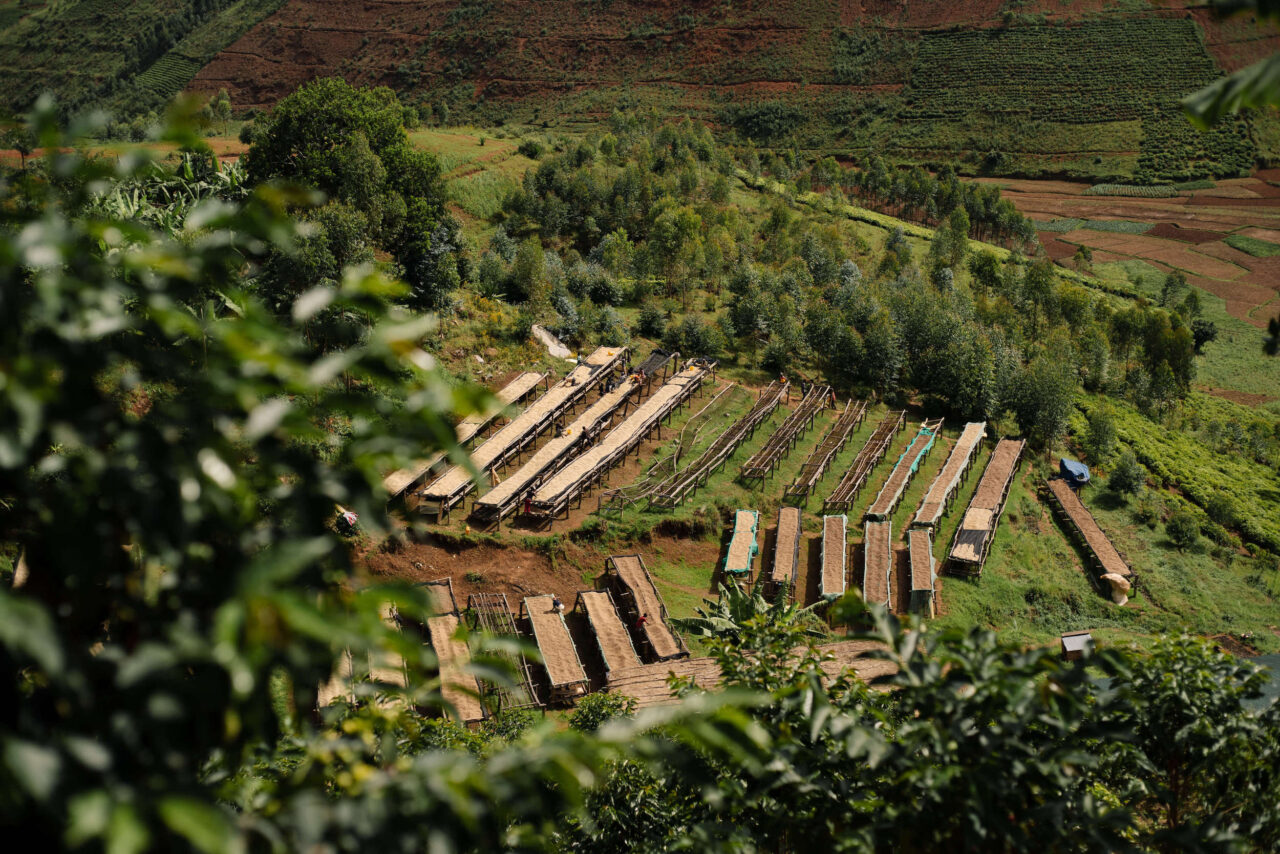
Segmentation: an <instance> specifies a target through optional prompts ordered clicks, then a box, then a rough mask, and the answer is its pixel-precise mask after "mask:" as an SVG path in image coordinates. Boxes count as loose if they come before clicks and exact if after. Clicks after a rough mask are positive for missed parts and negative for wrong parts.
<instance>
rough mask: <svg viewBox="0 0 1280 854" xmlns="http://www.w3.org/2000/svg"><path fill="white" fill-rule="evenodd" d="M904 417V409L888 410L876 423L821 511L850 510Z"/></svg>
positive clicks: (905, 414)
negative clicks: (898, 410) (897, 410)
mask: <svg viewBox="0 0 1280 854" xmlns="http://www.w3.org/2000/svg"><path fill="white" fill-rule="evenodd" d="M906 418H907V413H906V410H902V411H900V412H890V413H889V414H888V415H886V416H885V417H884V418H883V419H882V420H881V421H880V423H879V424H877V425H876V429H875V430H874V431H872V433H871V437H870V438H869V439H867V442H866V444H865V445H863V446H862V450H860V451H858V456H857V457H856V458H855V459H854V461H853V463H851V464H850V466H849V468H848V470H847V471H845V473H844V475H843V476H842V477H841V478H840V482H839V483H837V484H836V488H835V489H833V490H832V491H831V495H829V496H828V497H827V500H826V501H825V502H823V505H822V512H823V513H848V512H849V510H850V508H851V507H852V506H853V502H854V500H855V499H856V498H857V497H858V493H859V492H861V491H862V487H863V486H864V485H865V484H866V482H867V477H868V476H869V475H870V474H871V470H872V469H874V468H875V467H876V463H878V462H880V460H882V459H884V455H885V452H887V451H888V450H889V446H890V445H891V444H893V437H894V436H895V435H896V434H897V432H898V431H899V430H901V429H902V425H903V424H904V423H906Z"/></svg>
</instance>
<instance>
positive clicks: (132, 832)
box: [107, 804, 151, 854]
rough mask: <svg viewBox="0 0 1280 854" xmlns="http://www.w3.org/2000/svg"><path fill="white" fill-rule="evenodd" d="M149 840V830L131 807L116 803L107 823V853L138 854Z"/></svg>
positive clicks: (144, 848)
mask: <svg viewBox="0 0 1280 854" xmlns="http://www.w3.org/2000/svg"><path fill="white" fill-rule="evenodd" d="M150 841H151V832H150V831H149V830H147V826H146V825H144V824H143V823H142V821H141V820H140V819H139V818H138V813H137V811H135V810H134V808H133V807H131V806H130V805H128V804H118V805H117V806H116V808H115V809H114V810H112V811H111V822H110V823H109V824H108V825H107V854H138V852H139V851H144V850H146V847H147V844H148V843H149V842H150Z"/></svg>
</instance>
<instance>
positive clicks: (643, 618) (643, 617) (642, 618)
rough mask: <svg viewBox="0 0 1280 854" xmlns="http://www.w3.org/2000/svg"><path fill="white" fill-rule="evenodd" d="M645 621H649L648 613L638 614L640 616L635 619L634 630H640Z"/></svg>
mask: <svg viewBox="0 0 1280 854" xmlns="http://www.w3.org/2000/svg"><path fill="white" fill-rule="evenodd" d="M647 622H649V615H648V614H641V615H640V618H639V619H638V620H636V631H640V630H641V629H643V628H644V624H645V623H647Z"/></svg>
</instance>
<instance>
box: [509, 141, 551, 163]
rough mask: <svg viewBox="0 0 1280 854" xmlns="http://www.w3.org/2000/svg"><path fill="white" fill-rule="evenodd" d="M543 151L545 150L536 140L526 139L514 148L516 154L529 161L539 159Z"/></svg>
mask: <svg viewBox="0 0 1280 854" xmlns="http://www.w3.org/2000/svg"><path fill="white" fill-rule="evenodd" d="M545 151H546V149H545V148H543V145H542V143H540V142H538V141H537V140H536V139H526V140H524V141H522V142H521V143H520V145H519V146H518V147H517V148H516V152H517V153H519V154H523V155H524V156H525V157H527V158H529V159H530V160H537V159H539V158H540V157H542V155H543V153H544V152H545Z"/></svg>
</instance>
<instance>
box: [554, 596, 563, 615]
mask: <svg viewBox="0 0 1280 854" xmlns="http://www.w3.org/2000/svg"><path fill="white" fill-rule="evenodd" d="M551 610H553V611H555V612H556V613H558V614H563V613H564V603H563V602H561V601H560V597H559V596H558V595H553V596H552V597H551Z"/></svg>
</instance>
